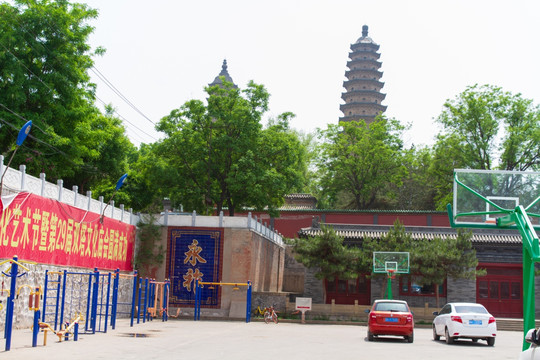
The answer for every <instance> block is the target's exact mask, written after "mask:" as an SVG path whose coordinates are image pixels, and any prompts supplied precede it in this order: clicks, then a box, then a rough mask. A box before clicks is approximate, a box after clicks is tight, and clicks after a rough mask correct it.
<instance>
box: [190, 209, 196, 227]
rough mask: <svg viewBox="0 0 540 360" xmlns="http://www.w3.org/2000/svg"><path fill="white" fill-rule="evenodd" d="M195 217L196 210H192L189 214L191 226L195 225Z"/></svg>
mask: <svg viewBox="0 0 540 360" xmlns="http://www.w3.org/2000/svg"><path fill="white" fill-rule="evenodd" d="M196 218H197V211H195V210H193V214H192V215H191V226H195V219H196Z"/></svg>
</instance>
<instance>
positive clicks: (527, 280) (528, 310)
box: [523, 246, 535, 350]
mask: <svg viewBox="0 0 540 360" xmlns="http://www.w3.org/2000/svg"><path fill="white" fill-rule="evenodd" d="M534 297H535V294H534V263H533V261H532V259H531V255H530V254H529V252H528V251H527V249H526V247H525V246H524V247H523V350H527V349H528V348H529V346H530V345H531V344H529V343H528V342H526V341H525V335H526V334H527V332H528V331H529V330H530V329H534V328H535V299H534Z"/></svg>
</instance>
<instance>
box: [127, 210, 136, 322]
mask: <svg viewBox="0 0 540 360" xmlns="http://www.w3.org/2000/svg"><path fill="white" fill-rule="evenodd" d="M130 210H131V209H130ZM130 224H131V221H130ZM137 280H138V278H137V270H135V271H134V272H133V292H132V295H131V296H132V297H131V320H130V321H129V326H130V327H133V317H134V316H135V299H136V297H137Z"/></svg>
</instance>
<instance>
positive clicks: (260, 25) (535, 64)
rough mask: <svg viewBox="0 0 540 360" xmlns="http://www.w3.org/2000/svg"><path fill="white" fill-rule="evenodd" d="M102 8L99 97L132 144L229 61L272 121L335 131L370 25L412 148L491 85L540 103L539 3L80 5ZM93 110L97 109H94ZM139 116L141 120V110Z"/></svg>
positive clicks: (154, 136) (168, 0)
mask: <svg viewBox="0 0 540 360" xmlns="http://www.w3.org/2000/svg"><path fill="white" fill-rule="evenodd" d="M79 2H84V3H86V4H88V5H89V6H90V7H91V8H95V9H98V10H99V17H98V19H95V20H92V21H91V22H90V24H91V25H92V26H94V27H95V31H94V33H93V34H92V35H91V37H90V45H91V46H92V47H93V48H96V47H97V46H101V47H104V48H105V49H106V50H107V51H106V53H105V55H103V56H100V57H96V58H95V68H96V69H97V70H98V71H99V72H100V73H101V74H103V75H104V76H105V78H106V79H107V80H108V81H109V82H110V83H111V84H113V85H114V87H115V88H116V89H118V90H119V91H120V92H121V94H122V95H123V96H124V97H125V98H126V99H128V100H129V102H130V103H131V104H132V105H133V107H135V108H136V109H137V110H138V111H136V110H134V109H133V107H132V106H130V105H128V104H127V103H126V102H125V101H123V100H122V99H121V98H120V97H119V96H117V95H116V94H115V93H114V92H113V91H112V90H111V89H110V88H109V87H108V86H107V85H106V84H105V82H104V81H103V80H102V79H100V78H99V77H97V76H96V74H95V73H94V72H90V75H91V76H92V81H93V82H95V83H96V84H97V89H98V90H97V96H98V97H99V99H101V101H103V102H105V103H108V104H112V105H113V106H114V107H115V108H116V110H117V113H118V114H119V115H120V116H121V117H122V118H124V119H126V120H125V121H124V124H125V126H126V129H127V134H128V136H129V137H130V139H131V141H132V142H133V143H134V144H135V145H139V144H140V143H151V142H155V141H157V140H158V139H160V138H161V137H162V134H160V133H158V132H156V131H155V130H154V124H153V123H157V122H158V121H159V120H160V119H161V118H162V117H164V116H166V115H168V114H169V113H170V112H171V111H172V110H174V109H177V108H179V107H180V106H182V105H183V104H184V103H185V102H186V101H188V100H191V99H200V100H205V99H206V94H205V92H204V87H205V86H207V85H208V84H209V83H211V82H212V81H213V80H214V78H215V77H216V76H217V75H218V74H219V72H220V71H221V65H222V62H223V60H224V59H227V63H228V71H229V74H230V75H231V77H232V79H233V80H234V82H235V83H236V84H237V85H238V86H239V87H240V88H245V87H246V85H247V83H248V82H249V81H250V80H253V81H255V82H256V83H258V84H263V85H264V86H265V87H266V88H267V90H268V92H269V93H270V95H271V96H270V110H269V112H268V113H267V114H266V115H265V119H264V121H266V120H267V119H268V118H274V117H277V115H278V114H280V113H283V112H286V111H291V112H293V113H294V114H296V117H295V119H294V120H292V122H291V127H293V128H295V129H297V130H299V131H302V132H304V133H313V132H314V131H315V130H316V129H317V128H321V129H326V127H327V125H328V124H337V122H338V119H339V117H340V116H343V114H342V113H341V112H340V110H339V106H340V104H342V103H343V101H342V99H341V94H342V93H343V92H344V91H345V89H344V88H343V81H344V80H345V71H346V70H347V66H346V65H347V61H348V60H349V53H350V45H351V44H353V43H355V42H356V41H357V39H358V38H359V37H361V35H362V25H368V26H369V36H370V37H371V38H372V39H373V40H374V41H375V42H376V43H377V44H379V45H380V49H379V53H380V54H381V57H380V61H381V62H382V67H381V71H383V76H382V78H381V81H383V82H384V83H385V85H384V87H383V90H382V92H383V93H385V94H386V99H385V101H384V102H383V105H386V106H387V107H388V108H387V111H386V115H387V116H389V117H391V118H395V119H397V120H399V121H401V122H402V123H403V124H410V126H411V128H410V130H408V131H407V132H406V133H405V134H404V140H405V143H406V144H407V145H409V146H410V145H413V144H414V145H416V146H421V145H428V146H429V145H431V144H433V141H434V136H435V135H436V134H437V133H438V132H439V131H440V128H439V126H438V125H437V124H436V123H435V122H434V119H435V118H437V117H438V115H439V114H440V113H441V111H442V109H443V104H444V102H445V101H446V100H448V99H454V98H455V97H456V96H457V95H458V94H459V93H461V92H463V91H464V90H465V89H466V88H467V86H471V85H474V84H479V85H483V84H490V85H496V86H500V87H502V88H503V90H506V91H510V92H512V93H521V94H522V96H523V97H525V98H528V99H532V100H533V101H534V103H535V104H539V103H540V46H538V45H539V38H540V21H538V14H540V1H536V0H529V1H523V0H514V1H507V0H505V1H499V0H490V1H485V0H474V1H471V0H466V1H462V0H452V1H449V0H438V1H433V0H426V1H419V0H418V1H405V0H396V1H393V0H392V1H390V0H378V1H373V0H372V1H366V0H350V1H349V0H333V1H323V0H309V1H308V0H306V1H304V0H296V1H295V0H272V1H267V0H238V1H237V0H228V1H223V0H205V1H185V0H154V1H151V2H150V1H147V0H86V1H84V0H81V1H79ZM98 105H99V104H98ZM141 113H142V114H144V116H143V115H141Z"/></svg>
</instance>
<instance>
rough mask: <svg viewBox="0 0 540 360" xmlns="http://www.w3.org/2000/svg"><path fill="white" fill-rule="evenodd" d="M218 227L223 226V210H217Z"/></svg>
mask: <svg viewBox="0 0 540 360" xmlns="http://www.w3.org/2000/svg"><path fill="white" fill-rule="evenodd" d="M219 227H223V210H221V211H220V212H219Z"/></svg>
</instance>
